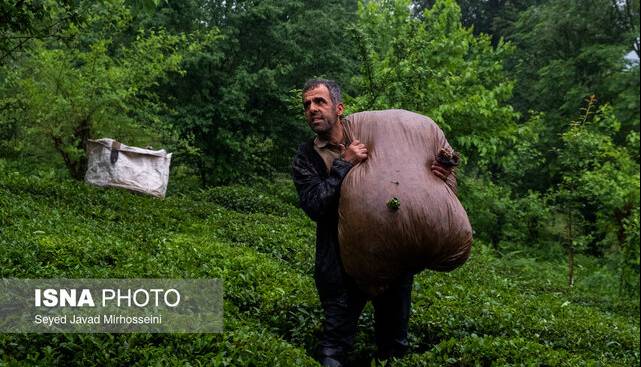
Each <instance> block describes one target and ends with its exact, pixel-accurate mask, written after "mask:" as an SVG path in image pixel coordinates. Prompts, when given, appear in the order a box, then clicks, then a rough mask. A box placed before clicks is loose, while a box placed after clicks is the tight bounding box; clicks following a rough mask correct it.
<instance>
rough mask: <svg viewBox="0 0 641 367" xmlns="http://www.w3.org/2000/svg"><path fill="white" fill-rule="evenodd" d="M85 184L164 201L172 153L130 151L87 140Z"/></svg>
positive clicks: (103, 141)
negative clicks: (125, 190) (139, 194)
mask: <svg viewBox="0 0 641 367" xmlns="http://www.w3.org/2000/svg"><path fill="white" fill-rule="evenodd" d="M87 158H88V168H87V173H86V174H85V181H87V182H88V183H90V184H93V185H96V186H101V187H120V188H123V189H128V190H133V191H136V192H141V193H144V194H149V195H153V196H156V197H160V198H163V197H165V191H167V182H168V181H169V164H170V163H171V153H169V154H167V152H166V151H165V150H164V149H161V150H149V149H142V148H136V147H130V146H127V145H124V144H121V143H119V142H117V141H115V140H113V139H108V138H105V139H98V140H89V143H88V144H87Z"/></svg>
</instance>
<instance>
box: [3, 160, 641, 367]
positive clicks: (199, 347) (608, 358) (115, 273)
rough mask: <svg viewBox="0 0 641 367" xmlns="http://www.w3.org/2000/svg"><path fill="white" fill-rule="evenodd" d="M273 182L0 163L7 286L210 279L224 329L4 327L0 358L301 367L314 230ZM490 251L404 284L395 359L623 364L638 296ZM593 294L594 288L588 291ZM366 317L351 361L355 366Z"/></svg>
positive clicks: (592, 271) (597, 268) (581, 272)
mask: <svg viewBox="0 0 641 367" xmlns="http://www.w3.org/2000/svg"><path fill="white" fill-rule="evenodd" d="M294 199H295V192H294V191H293V187H292V185H291V183H289V182H288V181H287V178H282V177H281V178H279V179H278V180H277V181H275V182H274V183H270V184H265V185H261V186H255V187H244V186H233V187H220V188H214V189H211V190H206V191H190V192H188V193H180V190H178V188H175V194H172V195H170V196H168V197H167V198H166V199H164V200H158V199H155V198H150V197H146V196H142V195H136V194H131V193H129V192H126V191H122V190H106V189H98V188H93V187H89V186H85V185H82V184H80V185H79V184H77V183H75V182H71V181H67V180H60V179H58V178H57V176H56V175H55V174H50V173H47V172H42V173H39V174H28V173H25V172H24V171H20V170H19V169H16V168H10V167H8V166H6V165H0V274H1V275H2V277H5V278H7V277H18V278H29V277H30V278H38V277H42V278H50V277H51V278H53V277H60V278H74V277H78V278H80V277H86V278H129V277H158V278H221V279H223V281H224V289H225V303H224V321H225V325H224V330H225V331H224V333H222V334H214V335H204V334H203V335H200V334H185V335H180V334H121V335H116V334H113V335H112V334H98V335H83V334H47V335H38V334H4V335H0V365H4V364H6V365H56V364H69V365H76V366H80V365H83V366H84V365H100V366H103V365H106V366H119V365H141V366H142V365H157V364H160V365H187V364H188V365H203V366H204V365H207V366H210V365H213V366H278V365H280V366H301V365H303V366H304V365H315V362H314V361H313V359H312V355H313V354H314V350H315V347H316V345H315V344H316V340H317V339H318V335H319V332H320V327H321V324H320V322H321V318H322V311H321V308H320V305H319V302H318V298H317V295H316V291H315V288H314V282H313V278H312V275H311V274H312V269H313V263H314V259H313V257H314V225H313V223H312V222H311V221H310V220H309V219H307V218H306V217H305V215H304V214H303V213H302V211H300V210H299V209H297V208H296V207H295V205H294V204H295V203H294V202H293V201H294ZM576 278H577V283H576V286H575V288H573V289H569V288H568V287H567V286H566V285H565V282H566V280H565V265H564V263H563V262H553V261H541V260H537V259H535V258H526V257H523V256H522V254H519V253H518V252H512V253H509V254H505V255H504V256H503V257H498V256H497V255H496V253H495V252H494V250H492V249H491V248H490V247H488V246H486V245H484V242H483V241H477V243H476V244H475V247H474V250H473V253H472V257H471V258H470V260H469V262H468V263H467V264H466V265H465V266H463V267H462V268H461V269H459V270H457V271H455V272H452V273H446V274H442V273H432V272H424V273H421V274H420V275H418V276H417V277H416V279H415V284H414V291H413V300H414V301H413V309H412V317H411V320H410V339H411V341H412V344H413V347H412V350H411V353H410V355H408V356H407V357H405V358H404V359H402V360H398V361H395V362H393V363H392V362H390V364H392V365H399V366H443V365H451V366H477V365H506V366H508V365H549V366H581V365H608V366H609V365H615V366H616V365H621V366H624V365H638V363H639V349H640V347H639V317H638V300H630V299H625V298H621V297H618V298H617V295H616V294H614V293H612V292H611V291H609V290H604V289H601V288H603V287H604V285H607V282H608V281H609V280H612V279H614V280H616V277H615V276H614V275H613V273H612V272H609V270H608V268H607V267H604V266H603V265H601V264H600V263H599V262H598V261H596V260H594V259H592V258H588V257H585V256H583V257H577V272H576ZM595 286H599V287H601V288H595ZM373 352H374V341H373V312H372V308H371V306H368V307H367V308H366V310H365V312H364V314H363V316H362V317H361V320H360V328H359V333H358V335H357V338H356V343H355V348H354V353H352V354H351V355H350V358H351V361H352V362H353V363H354V364H355V365H357V366H361V365H363V366H365V365H366V366H369V365H370V362H371V356H372V353H373Z"/></svg>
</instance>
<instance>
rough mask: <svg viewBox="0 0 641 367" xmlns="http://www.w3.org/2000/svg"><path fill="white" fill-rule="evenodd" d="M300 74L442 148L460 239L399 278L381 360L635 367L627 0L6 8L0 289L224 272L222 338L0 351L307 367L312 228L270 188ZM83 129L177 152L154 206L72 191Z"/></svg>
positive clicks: (284, 163)
mask: <svg viewBox="0 0 641 367" xmlns="http://www.w3.org/2000/svg"><path fill="white" fill-rule="evenodd" d="M311 77H328V78H331V79H336V80H337V81H338V82H339V83H340V84H341V85H342V87H343V91H344V97H345V102H346V107H347V110H348V112H350V113H351V112H357V111H362V110H368V109H387V108H403V109H409V110H413V111H416V112H419V113H422V114H425V115H427V116H430V117H431V118H432V119H433V120H434V121H435V122H436V123H437V124H439V125H440V126H441V127H442V128H443V130H444V131H445V132H446V135H447V137H448V139H449V141H450V143H451V144H452V145H453V146H454V148H455V149H456V150H458V151H459V152H460V153H461V155H462V164H461V166H460V167H459V168H458V171H457V175H458V179H459V197H460V199H461V202H462V203H463V205H464V207H465V208H466V210H467V212H468V215H469V217H470V221H471V223H472V226H473V228H474V231H475V232H474V236H475V238H476V240H477V243H478V246H477V247H476V249H475V253H474V255H473V258H472V260H471V263H470V264H469V265H467V266H466V267H464V268H463V269H461V270H460V271H457V272H455V273H454V274H451V275H443V274H423V275H421V277H419V278H420V279H419V280H418V281H417V284H416V287H415V288H416V292H415V295H416V297H415V299H416V302H415V305H416V310H417V312H416V317H413V321H412V322H413V325H412V335H413V338H414V339H415V340H414V344H415V349H414V350H413V352H414V353H413V354H412V356H410V357H408V358H406V359H404V360H403V361H401V363H400V364H401V365H408V366H410V365H434V366H436V365H448V364H449V365H463V366H468V365H469V366H472V365H488V364H491V363H496V364H499V365H509V364H516V365H518V364H526V365H541V364H542V365H594V364H601V365H637V364H638V362H639V338H638V326H639V317H638V300H639V287H640V286H639V268H640V261H639V233H640V229H639V212H640V199H639V181H640V178H639V162H640V156H639V117H640V112H639V111H640V107H639V101H640V98H639V90H640V86H639V1H638V0H626V1H618V0H589V1H579V0H483V1H471V0H458V1H455V0H421V1H419V0H414V1H410V0H361V1H356V0H352V1H349V0H330V1H300V0H285V1H282V0H281V1H276V0H234V1H222V2H221V1H199V0H186V1H178V0H100V1H85V0H80V1H67V0H43V1H11V0H10V1H4V2H2V4H0V251H2V252H0V262H1V266H0V271H1V272H2V275H3V276H5V277H6V276H16V277H73V276H86V277H114V276H123V277H128V276H160V277H165V276H167V277H168V276H173V277H194V276H207V277H220V278H223V279H225V281H226V282H227V283H226V290H227V293H226V312H227V313H226V322H227V323H228V325H229V327H228V328H227V329H226V330H227V332H226V333H225V334H224V335H219V336H211V337H204V336H185V337H179V336H161V337H157V336H148V335H136V336H112V335H101V336H77V335H62V336H28V335H27V336H3V337H2V339H0V355H1V356H2V358H5V359H4V360H3V361H4V362H9V363H11V362H26V363H30V364H50V363H60V361H63V360H64V361H67V360H70V358H71V361H72V363H74V364H76V365H80V364H84V363H85V362H87V361H89V360H92V361H93V360H95V361H96V362H95V363H96V364H100V365H102V364H110V363H111V364H113V365H121V364H133V363H139V364H141V365H146V364H150V363H159V364H167V363H182V362H187V361H189V363H191V364H198V363H200V364H210V363H214V364H219V365H266V366H271V365H277V364H279V363H280V364H281V365H301V364H303V365H304V364H312V365H313V361H312V360H311V359H310V357H309V355H310V354H311V353H312V350H313V343H314V340H315V336H316V333H317V332H318V328H319V327H320V324H319V322H320V315H319V307H318V304H317V298H316V296H315V294H314V289H313V282H312V280H311V278H310V274H311V268H312V266H313V262H312V260H311V259H312V258H313V247H312V245H311V244H312V241H313V225H312V223H310V222H309V221H308V220H307V219H305V218H304V216H303V215H302V213H301V212H300V211H299V210H298V209H297V208H296V206H297V198H296V195H295V193H294V192H293V191H292V188H291V186H290V185H286V184H284V183H283V182H282V178H281V179H279V180H277V182H278V183H277V184H275V183H274V181H273V178H274V177H282V174H283V173H285V172H288V170H289V163H290V159H291V156H292V154H293V152H294V150H295V149H296V147H297V145H298V144H300V143H301V142H302V141H304V139H307V138H309V137H310V136H311V132H310V131H309V129H308V128H307V127H306V124H305V122H304V120H303V119H302V108H301V107H302V106H301V103H300V102H301V99H300V97H301V96H300V88H301V87H302V84H303V83H304V81H305V80H306V79H308V78H311ZM102 137H111V138H116V139H119V140H120V141H122V142H123V143H125V144H128V145H137V146H149V145H151V146H153V147H154V148H160V147H163V148H165V149H167V150H169V151H172V152H174V159H173V162H172V173H171V180H170V191H169V193H168V198H167V199H166V200H165V201H155V200H149V199H145V198H142V197H139V196H131V195H128V194H126V193H122V192H116V191H113V192H112V191H97V190H93V189H90V188H87V187H85V186H83V185H82V184H81V183H80V182H79V180H82V178H83V175H84V171H85V169H86V159H87V158H86V152H85V148H86V144H87V140H88V139H95V138H102ZM30 171H31V172H33V173H34V174H31V173H27V172H30ZM72 179H75V181H74V180H72ZM60 182H62V183H60ZM119 208H121V209H122V208H127V209H128V210H118V209H119ZM107 244H108V245H107ZM428 306H429V309H428V308H427V307H428ZM363 323H364V324H366V325H369V326H371V323H372V320H371V313H370V312H369V311H368V313H366V314H365V315H364V317H363ZM371 337H372V335H371V332H369V331H366V332H364V333H363V334H362V335H360V336H359V341H358V347H357V353H356V355H355V357H354V358H356V359H358V360H359V363H361V364H365V365H368V364H369V360H368V357H367V355H368V353H369V352H371V350H370V349H368V348H371V345H372V340H371ZM90 345H91V346H97V347H95V349H92V348H94V347H92V348H89V346H90ZM74 350H75V351H77V350H82V351H83V352H82V353H78V354H76V355H75V357H72V354H73V351H74ZM74 358H75V359H74ZM212 361H215V362H212ZM102 362H104V363H102Z"/></svg>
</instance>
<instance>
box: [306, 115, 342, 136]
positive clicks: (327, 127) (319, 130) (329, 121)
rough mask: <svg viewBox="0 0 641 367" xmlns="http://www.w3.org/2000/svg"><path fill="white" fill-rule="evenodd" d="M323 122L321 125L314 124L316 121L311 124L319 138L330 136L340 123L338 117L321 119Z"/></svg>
mask: <svg viewBox="0 0 641 367" xmlns="http://www.w3.org/2000/svg"><path fill="white" fill-rule="evenodd" d="M321 119H322V122H321V123H319V124H316V123H314V120H312V122H311V125H312V126H311V127H312V130H313V131H314V132H315V133H316V134H317V135H319V136H326V135H329V134H330V133H331V131H332V129H333V128H334V126H335V125H336V124H337V123H338V120H339V119H338V116H334V117H333V118H332V117H329V118H328V117H321Z"/></svg>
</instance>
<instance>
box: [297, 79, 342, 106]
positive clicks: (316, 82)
mask: <svg viewBox="0 0 641 367" xmlns="http://www.w3.org/2000/svg"><path fill="white" fill-rule="evenodd" d="M321 85H324V86H325V87H327V90H329V98H331V100H332V103H333V104H334V105H337V104H339V103H343V97H342V96H341V87H339V86H338V84H337V83H336V82H335V81H333V80H329V79H309V80H308V81H306V82H305V85H303V94H305V93H306V92H307V91H309V90H312V89H314V88H318V87H319V86H321Z"/></svg>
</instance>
